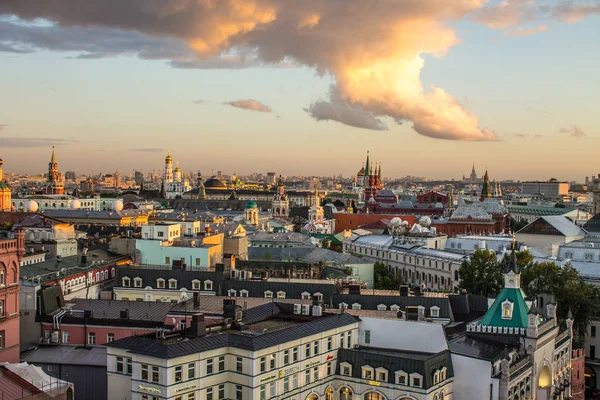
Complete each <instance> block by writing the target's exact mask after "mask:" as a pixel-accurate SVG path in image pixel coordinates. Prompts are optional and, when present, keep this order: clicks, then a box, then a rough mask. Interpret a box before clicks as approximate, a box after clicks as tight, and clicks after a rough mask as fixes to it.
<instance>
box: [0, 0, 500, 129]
mask: <svg viewBox="0 0 600 400" xmlns="http://www.w3.org/2000/svg"><path fill="white" fill-rule="evenodd" d="M486 2H487V0H453V1H439V0H404V1H402V2H397V1H389V0H371V1H368V2H367V1H364V0H345V1H344V6H343V7H340V1H339V0H319V1H289V0H222V1H214V0H203V1H187V0H173V1H168V2H167V1H162V0H105V1H102V2H97V1H86V2H82V1H81V0H61V1H44V2H40V1H39V0H19V1H11V2H1V3H0V14H2V13H4V14H10V15H16V16H17V17H18V18H20V20H22V21H34V20H36V19H39V18H42V19H44V20H46V21H52V22H51V23H48V24H34V25H29V26H28V25H26V24H16V23H11V22H6V21H5V22H4V23H2V25H0V37H1V38H3V40H4V41H5V42H10V43H14V44H19V45H23V46H31V47H35V48H41V49H47V50H54V51H71V52H78V53H79V55H78V56H77V57H78V58H86V59H89V58H98V57H107V56H112V55H117V54H119V55H121V54H131V55H135V56H137V57H140V58H145V59H167V60H169V62H170V63H171V65H173V66H176V67H181V68H203V67H208V68H234V67H239V66H242V67H248V66H255V65H267V64H268V65H278V66H287V65H293V66H296V65H303V66H308V67H311V68H314V69H315V70H316V71H317V73H318V74H320V75H329V76H332V77H333V78H334V80H335V89H334V90H333V91H332V93H335V95H334V96H333V97H330V99H329V101H323V102H316V103H315V104H313V105H312V106H311V109H313V110H315V111H314V115H315V117H318V118H321V119H325V118H329V119H334V118H331V117H334V116H337V119H336V120H338V121H340V122H342V123H347V122H348V121H350V122H353V123H355V124H356V123H357V120H358V122H360V121H361V120H363V121H364V117H365V115H363V114H360V115H359V116H357V117H355V118H354V119H352V118H350V116H349V115H348V113H349V112H348V111H347V110H346V111H345V112H342V110H341V109H340V108H339V107H340V104H344V105H352V107H351V109H352V110H353V111H352V112H356V113H360V112H361V111H363V112H365V113H367V114H366V115H373V116H376V117H377V118H385V117H388V118H391V119H393V120H395V121H397V122H403V121H410V122H412V124H413V129H414V130H415V131H416V132H418V133H419V134H422V135H425V136H428V137H432V138H439V139H453V140H496V136H495V134H494V132H493V131H491V130H489V129H486V128H483V127H481V126H480V123H479V119H478V118H477V116H476V115H475V114H473V113H472V112H471V111H469V110H467V109H465V108H464V107H463V106H462V105H461V104H460V103H459V102H458V101H457V100H456V99H455V98H454V97H452V96H451V95H450V94H449V93H447V92H446V91H445V90H444V89H442V88H439V87H436V86H431V87H428V88H423V85H422V84H421V80H420V73H421V69H422V68H423V65H424V60H425V58H426V56H428V55H432V56H434V57H443V56H444V55H445V54H446V53H447V52H448V51H449V50H450V49H451V48H452V47H453V46H455V45H457V44H458V43H459V40H458V38H457V37H456V34H455V31H454V29H452V28H451V27H449V25H448V24H449V23H450V22H452V21H457V20H460V19H462V18H464V17H465V16H467V15H469V14H470V13H473V12H475V11H476V10H477V9H479V8H481V7H482V6H483V5H484V4H485V3H486ZM7 25H10V26H8V27H7ZM5 38H6V39H5ZM326 103H329V106H326ZM316 106H318V108H316V109H315V107H316ZM335 111H337V112H335ZM311 114H312V112H311ZM380 121H381V119H380ZM373 123H374V121H373V120H371V126H375V127H381V124H377V123H376V122H375V123H374V125H373Z"/></svg>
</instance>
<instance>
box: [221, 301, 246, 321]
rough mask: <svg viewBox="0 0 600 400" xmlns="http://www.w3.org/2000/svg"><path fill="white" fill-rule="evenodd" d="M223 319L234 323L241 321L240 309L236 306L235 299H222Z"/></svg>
mask: <svg viewBox="0 0 600 400" xmlns="http://www.w3.org/2000/svg"><path fill="white" fill-rule="evenodd" d="M223 318H225V319H230V320H231V321H235V322H238V321H241V320H242V307H240V306H238V305H237V304H236V302H235V299H223Z"/></svg>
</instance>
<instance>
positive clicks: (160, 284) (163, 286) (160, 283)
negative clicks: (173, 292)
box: [156, 278, 165, 289]
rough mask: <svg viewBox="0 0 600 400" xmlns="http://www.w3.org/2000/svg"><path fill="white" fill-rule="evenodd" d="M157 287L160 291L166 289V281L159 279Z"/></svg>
mask: <svg viewBox="0 0 600 400" xmlns="http://www.w3.org/2000/svg"><path fill="white" fill-rule="evenodd" d="M156 287H157V288H158V289H164V288H165V280H164V279H163V278H158V279H157V280H156Z"/></svg>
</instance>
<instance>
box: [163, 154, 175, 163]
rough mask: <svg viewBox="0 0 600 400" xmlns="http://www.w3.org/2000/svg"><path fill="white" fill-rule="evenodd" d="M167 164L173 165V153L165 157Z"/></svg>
mask: <svg viewBox="0 0 600 400" xmlns="http://www.w3.org/2000/svg"><path fill="white" fill-rule="evenodd" d="M165 162H166V163H172V162H173V157H171V153H169V154H167V156H166V157H165Z"/></svg>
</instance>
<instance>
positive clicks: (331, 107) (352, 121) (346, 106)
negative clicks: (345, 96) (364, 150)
mask: <svg viewBox="0 0 600 400" xmlns="http://www.w3.org/2000/svg"><path fill="white" fill-rule="evenodd" d="M305 111H306V112H308V113H309V114H310V115H311V117H313V118H314V119H315V120H317V121H330V120H331V121H337V122H341V123H343V124H346V125H349V126H354V127H356V128H364V129H371V130H374V131H387V130H388V126H387V125H386V123H385V122H383V121H382V120H381V119H380V118H378V117H377V116H376V115H375V114H373V113H372V112H369V111H366V110H364V109H363V108H362V107H361V106H360V104H352V103H350V102H348V101H344V100H342V99H340V97H339V94H338V93H337V92H336V91H335V87H332V88H331V93H330V101H316V102H314V103H313V104H311V106H310V107H309V108H307V109H305Z"/></svg>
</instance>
